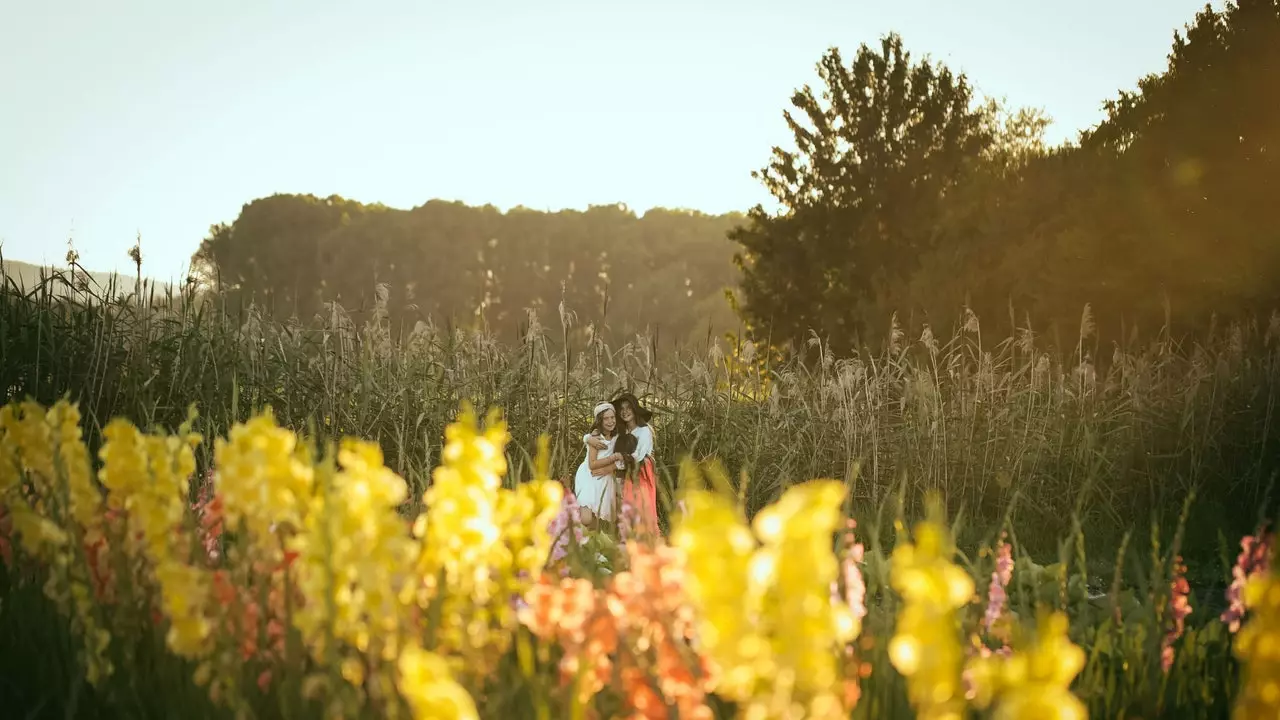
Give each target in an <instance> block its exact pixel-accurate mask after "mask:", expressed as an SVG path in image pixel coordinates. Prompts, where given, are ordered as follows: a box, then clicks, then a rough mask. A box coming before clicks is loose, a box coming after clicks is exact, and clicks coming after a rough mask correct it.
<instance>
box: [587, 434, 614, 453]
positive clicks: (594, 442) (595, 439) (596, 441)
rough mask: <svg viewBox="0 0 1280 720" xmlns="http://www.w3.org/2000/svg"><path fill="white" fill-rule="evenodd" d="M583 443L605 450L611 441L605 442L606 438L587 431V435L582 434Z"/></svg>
mask: <svg viewBox="0 0 1280 720" xmlns="http://www.w3.org/2000/svg"><path fill="white" fill-rule="evenodd" d="M582 444H583V445H586V446H587V447H593V448H595V449H597V450H603V449H605V448H607V447H609V443H607V442H605V441H604V438H602V437H600V436H599V435H597V434H595V433H593V432H590V433H587V434H586V435H583V436H582Z"/></svg>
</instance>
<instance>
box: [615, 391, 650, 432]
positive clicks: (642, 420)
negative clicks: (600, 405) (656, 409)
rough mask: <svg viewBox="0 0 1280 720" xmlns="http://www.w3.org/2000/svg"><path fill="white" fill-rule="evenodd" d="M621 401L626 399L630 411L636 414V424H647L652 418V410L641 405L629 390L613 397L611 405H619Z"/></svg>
mask: <svg viewBox="0 0 1280 720" xmlns="http://www.w3.org/2000/svg"><path fill="white" fill-rule="evenodd" d="M623 401H626V402H627V403H629V404H630V405H631V409H632V411H633V412H635V414H636V424H637V425H648V424H649V421H650V420H652V419H653V411H652V410H649V409H648V408H645V407H643V406H642V405H641V404H640V401H639V400H637V399H636V396H635V395H632V394H631V393H629V392H624V393H622V394H620V395H618V396H617V397H615V398H614V399H613V406H614V407H615V408H616V407H618V406H620V405H621V404H622V403H623Z"/></svg>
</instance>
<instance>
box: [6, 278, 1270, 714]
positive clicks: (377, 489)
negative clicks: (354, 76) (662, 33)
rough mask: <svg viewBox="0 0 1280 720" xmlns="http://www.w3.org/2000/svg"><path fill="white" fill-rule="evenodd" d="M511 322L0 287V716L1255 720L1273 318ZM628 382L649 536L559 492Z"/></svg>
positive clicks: (1265, 589)
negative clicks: (1125, 333)
mask: <svg viewBox="0 0 1280 720" xmlns="http://www.w3.org/2000/svg"><path fill="white" fill-rule="evenodd" d="M56 283H62V284H64V285H65V287H63V288H61V289H60V290H59V291H58V292H53V291H52V290H51V286H52V285H54V284H56ZM530 320H531V322H530V324H529V326H528V332H527V335H526V337H525V339H524V340H523V341H522V342H520V343H518V344H515V345H504V344H503V343H500V342H498V341H496V340H495V339H493V338H492V337H491V336H488V335H485V334H484V333H476V332H470V331H462V330H451V331H445V330H442V329H439V328H435V327H431V326H419V327H417V328H413V329H411V330H410V329H404V331H403V332H400V331H395V332H393V327H392V324H391V322H390V321H389V319H388V318H387V317H386V316H385V314H384V313H383V312H382V311H381V309H380V308H377V307H375V308H372V309H370V310H366V311H364V312H363V313H347V312H345V311H343V310H342V309H341V308H337V307H335V308H333V312H332V315H331V316H330V317H328V318H317V319H315V320H314V321H310V322H306V323H303V322H299V321H296V320H291V321H286V322H279V321H275V320H271V319H269V318H267V317H265V316H264V315H263V314H262V313H260V312H258V311H257V310H255V309H254V308H227V307H223V306H220V305H218V304H217V303H216V301H215V300H210V299H207V298H203V299H202V298H198V297H194V296H184V297H181V298H177V297H173V296H169V297H165V298H156V297H150V296H147V295H146V293H145V289H143V292H141V293H139V292H136V291H135V292H133V293H129V292H123V293H117V292H115V291H111V292H108V293H103V294H100V295H95V294H94V292H93V291H92V290H91V289H89V288H86V287H85V286H83V285H82V284H78V283H77V281H76V280H75V279H74V278H66V279H58V278H55V279H51V280H50V281H49V283H47V284H46V285H44V286H41V287H38V288H35V289H33V290H29V291H21V292H20V291H18V290H16V289H15V288H12V287H5V288H0V347H3V348H4V352H5V355H4V362H2V363H0V388H3V389H4V394H3V396H0V402H3V403H6V405H5V409H4V410H3V414H2V415H0V708H4V709H5V710H4V712H3V713H0V714H2V715H4V716H6V717H8V716H14V717H32V718H39V717H76V718H81V717H83V718H98V717H101V718H116V717H128V718H149V717H166V718H167V717H178V716H182V717H186V716H190V717H217V718H222V717H226V718H233V717H254V718H276V717H279V718H294V717H388V716H390V717H441V718H445V717H486V718H490V717H491V718H526V717H528V718H562V717H568V718H591V717H598V718H615V717H661V718H675V717H679V718H686V717H716V718H731V717H742V718H799V717H859V718H864V717H865V718H873V717H874V718H880V717H957V718H959V717H1010V718H1011V717H1017V718H1024V717H1025V718H1052V717H1083V716H1085V715H1086V714H1087V715H1088V716H1092V717H1108V718H1110V717H1126V718H1154V717H1196V718H1213V717H1230V716H1232V714H1233V712H1234V713H1235V716H1237V717H1267V718H1275V717H1277V712H1278V711H1277V704H1280V581H1277V580H1276V579H1275V578H1274V577H1273V575H1272V571H1271V567H1272V564H1271V553H1272V545H1273V539H1272V538H1273V536H1272V533H1271V529H1272V528H1273V525H1272V523H1271V522H1270V521H1269V519H1270V518H1272V517H1273V516H1274V512H1275V502H1274V500H1273V497H1272V494H1271V492H1270V487H1271V481H1272V479H1273V478H1274V477H1275V476H1276V474H1277V472H1280V430H1278V429H1277V426H1276V423H1275V422H1274V419H1275V418H1274V414H1275V409H1276V407H1277V405H1278V403H1277V400H1280V382H1277V381H1278V380H1280V318H1273V319H1272V320H1271V322H1270V323H1269V324H1268V323H1263V324H1261V325H1252V326H1251V325H1239V326H1230V327H1226V328H1221V329H1219V330H1218V332H1217V334H1216V335H1215V336H1214V337H1211V338H1207V339H1202V340H1201V342H1199V343H1197V344H1193V345H1180V344H1179V343H1177V342H1176V341H1175V340H1174V339H1173V338H1172V337H1170V336H1169V334H1168V333H1166V332H1162V333H1160V334H1159V335H1158V336H1155V337H1153V338H1152V339H1151V340H1150V341H1147V342H1144V343H1138V342H1136V341H1135V342H1134V343H1131V344H1129V345H1126V346H1124V347H1115V348H1100V347H1098V346H1097V345H1096V343H1091V342H1090V337H1091V324H1092V322H1093V320H1092V318H1091V317H1090V316H1089V315H1088V313H1087V311H1086V314H1085V316H1084V317H1082V322H1081V328H1080V333H1079V338H1073V339H1072V340H1071V342H1070V343H1066V344H1065V345H1067V346H1068V347H1069V350H1067V351H1063V352H1059V351H1056V350H1054V349H1053V348H1052V347H1045V346H1044V345H1042V344H1041V343H1040V340H1041V338H1039V337H1038V336H1037V335H1036V334H1035V333H1032V332H1031V330H1030V328H1026V329H1021V328H1020V329H1018V330H1017V331H1016V333H1014V334H1013V336H1011V337H1010V338H1008V339H1007V340H1002V341H999V342H996V343H994V344H993V343H991V342H990V341H984V339H983V328H982V326H981V325H980V324H979V322H978V320H977V318H973V317H966V318H965V319H964V322H963V324H962V329H961V330H960V331H959V332H958V333H957V334H956V336H955V337H953V338H951V339H950V340H945V341H944V340H941V339H938V338H935V337H934V336H933V334H932V332H931V331H930V330H929V329H927V328H926V329H925V331H924V332H923V334H921V335H920V337H919V339H918V340H907V339H905V338H904V337H903V336H902V335H901V334H900V333H899V334H895V336H894V342H893V343H891V344H890V346H888V347H886V348H883V349H882V350H881V351H880V352H879V353H878V354H875V353H872V354H864V355H861V356H856V357H849V358H835V357H831V356H830V354H829V353H827V352H826V351H825V349H824V348H823V347H822V346H821V344H820V343H818V344H817V346H816V350H817V352H818V355H819V359H818V361H817V362H816V363H806V364H801V363H794V362H785V363H778V362H777V361H776V359H775V358H772V357H770V356H767V355H766V354H765V353H763V352H758V351H757V350H756V349H755V348H753V347H752V346H751V345H749V344H741V345H726V344H724V343H723V342H712V343H710V344H709V345H708V347H706V348H701V349H698V348H693V349H689V348H686V349H683V350H678V351H662V352H659V351H658V349H657V348H656V346H655V344H653V343H651V342H649V341H647V340H646V339H644V338H638V339H637V342H635V343H633V344H630V345H628V346H624V347H621V348H610V347H607V346H604V345H603V344H602V343H600V342H599V341H598V339H596V338H595V337H594V336H593V334H592V333H591V332H590V328H583V327H580V326H578V325H577V324H576V320H575V318H574V316H573V314H572V312H569V311H563V312H562V313H561V315H560V322H559V325H558V327H557V328H554V329H547V328H545V327H542V326H541V325H540V324H539V323H538V322H537V318H536V317H531V318H530ZM1062 345H1064V344H1063V343H1058V346H1062ZM1104 354H1105V356H1106V357H1107V361H1106V362H1101V361H1099V360H1098V358H1100V357H1103V356H1104ZM622 387H627V388H633V389H634V390H635V391H636V392H637V393H638V394H640V395H641V396H642V397H644V398H645V401H646V402H647V403H650V404H651V405H652V407H653V408H654V409H655V410H656V411H657V416H656V419H655V427H656V432H657V435H658V438H659V443H658V456H657V460H658V464H659V469H660V476H661V480H662V483H661V484H662V486H663V487H662V495H663V511H662V519H663V529H662V530H663V535H662V536H661V537H656V536H652V535H650V534H648V533H647V532H645V530H644V529H643V528H633V527H630V526H629V525H628V524H626V523H624V524H623V525H622V527H620V528H619V530H618V534H609V533H599V532H591V531H589V530H587V529H586V528H584V527H583V526H582V525H581V523H580V518H579V516H578V514H577V509H576V507H575V505H574V502H573V498H572V496H571V494H568V493H566V492H565V487H564V486H563V484H562V483H561V482H559V481H558V480H559V479H561V478H565V477H568V476H570V474H571V472H572V468H573V466H574V465H576V463H577V462H578V460H579V459H580V453H581V433H582V430H583V428H584V427H585V423H586V418H587V417H588V413H589V409H590V407H591V406H592V404H593V403H594V402H595V401H597V400H598V399H599V398H601V397H608V396H611V395H612V394H613V393H614V392H615V391H616V390H617V389H618V388H622ZM473 407H475V408H479V409H482V410H483V409H484V408H490V407H494V408H501V414H500V415H498V414H491V415H488V416H486V417H485V418H483V419H482V418H481V417H480V416H479V415H478V414H477V413H475V412H473V411H472V410H471V409H470V408H473ZM268 408H269V410H268ZM197 410H198V412H196V411H197ZM811 478H817V479H813V480H811ZM677 505H679V506H680V507H682V508H683V511H680V510H677V509H676V508H677ZM10 709H15V711H14V712H12V713H11V712H10Z"/></svg>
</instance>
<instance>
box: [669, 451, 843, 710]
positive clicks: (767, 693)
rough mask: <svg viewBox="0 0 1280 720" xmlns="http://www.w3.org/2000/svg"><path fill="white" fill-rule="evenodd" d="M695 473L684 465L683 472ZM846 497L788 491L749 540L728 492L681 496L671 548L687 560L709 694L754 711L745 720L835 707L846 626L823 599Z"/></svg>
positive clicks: (807, 489)
mask: <svg viewBox="0 0 1280 720" xmlns="http://www.w3.org/2000/svg"><path fill="white" fill-rule="evenodd" d="M697 472H698V470H697V468H696V467H694V466H691V465H686V467H685V469H684V471H683V475H684V476H685V477H690V476H692V475H694V474H695V473H697ZM844 495H845V489H844V485H843V484H842V483H839V482H836V481H830V480H817V481H812V482H808V483H804V484H801V485H797V486H795V487H792V488H790V489H788V490H787V492H786V493H784V494H783V496H782V497H781V498H779V499H778V501H777V502H776V503H774V504H773V505H771V506H770V507H767V508H765V509H763V510H761V511H760V513H758V514H757V515H756V517H755V519H754V521H753V523H752V526H753V527H754V528H755V533H754V534H753V533H752V531H751V529H749V526H748V525H747V523H746V521H745V519H744V518H743V516H742V513H741V509H740V508H739V506H738V505H737V504H736V503H734V502H733V501H732V500H731V499H730V496H729V495H728V494H726V493H724V492H723V491H722V492H718V493H717V492H710V491H705V490H690V491H687V492H686V493H685V497H684V502H685V505H686V508H687V509H688V515H687V517H685V518H683V519H681V520H680V521H679V523H678V524H677V527H676V529H675V531H674V532H673V533H672V537H671V542H672V544H673V545H674V546H675V547H676V548H677V549H679V550H681V551H682V553H683V555H684V557H685V558H686V564H687V576H686V588H687V592H688V593H689V595H690V599H691V602H692V603H693V605H694V606H695V607H696V608H698V610H699V627H698V643H699V646H700V649H701V650H702V652H703V653H704V654H705V655H706V656H707V657H708V658H709V659H710V660H711V662H712V663H713V665H714V666H716V667H717V668H718V671H719V672H718V675H719V680H718V684H717V687H716V692H718V693H721V694H722V695H724V696H726V697H730V698H732V699H734V700H735V701H736V702H738V703H740V704H741V705H742V706H744V707H748V708H752V709H751V710H748V711H747V715H748V716H751V715H752V713H764V714H765V715H766V716H773V715H776V714H778V713H785V712H792V711H796V712H803V711H802V710H800V709H801V708H805V707H808V708H809V711H810V713H816V714H815V715H813V716H815V717H819V716H827V715H829V714H830V713H829V712H828V710H829V709H830V708H832V707H838V703H835V704H834V705H833V698H835V697H836V694H835V690H836V686H837V646H838V645H840V644H841V643H842V642H843V641H842V638H850V637H852V630H853V628H854V623H853V622H852V618H851V617H845V616H844V615H847V614H848V612H849V611H847V610H840V609H839V608H837V607H835V606H834V605H833V604H832V602H831V598H830V586H831V583H832V582H834V581H835V579H836V575H837V572H838V569H839V566H838V563H837V561H836V558H835V556H834V554H833V552H832V543H831V540H832V534H833V533H834V531H835V528H836V525H837V524H838V523H839V520H840V517H839V508H840V505H841V503H842V502H843V500H844ZM757 535H758V536H759V540H760V542H759V543H758V542H757ZM797 558H803V561H797V560H796V559H797ZM784 559H785V560H784Z"/></svg>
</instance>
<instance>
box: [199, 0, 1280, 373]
mask: <svg viewBox="0 0 1280 720" xmlns="http://www.w3.org/2000/svg"><path fill="white" fill-rule="evenodd" d="M817 70H818V79H819V81H820V85H819V86H818V87H816V88H815V87H810V86H808V85H806V86H804V87H802V88H801V89H799V90H797V91H796V92H795V94H794V95H793V96H792V98H791V102H790V108H789V109H788V110H787V111H785V113H784V118H785V121H786V122H787V124H788V127H789V128H790V130H791V133H792V135H793V139H794V147H792V148H774V149H773V153H772V157H771V159H770V161H769V162H768V164H767V166H766V167H764V168H762V169H761V170H759V171H757V172H755V173H753V175H754V176H755V177H756V178H758V179H759V180H760V182H762V183H763V184H764V186H765V187H766V188H767V189H768V190H769V191H770V193H771V194H772V195H773V196H774V198H775V199H776V200H777V202H778V205H779V206H780V207H781V209H780V210H777V211H771V210H766V209H765V208H763V207H762V206H756V207H754V208H752V209H750V210H749V211H748V212H747V213H746V214H744V215H739V214H729V215H718V216H712V215H705V214H701V213H697V212H691V211H682V210H664V209H658V210H651V211H649V212H647V213H645V214H644V215H643V216H642V217H637V216H636V215H635V213H633V212H631V211H629V210H628V209H626V208H625V207H624V206H596V207H591V208H589V209H588V210H587V211H585V212H579V211H568V210H566V211H561V212H556V213H544V212H536V211H532V210H527V209H524V208H517V209H514V210H511V211H508V212H506V213H503V212H499V211H498V210H497V209H495V208H493V207H488V206H486V207H468V206H465V205H462V204H460V203H449V202H442V201H430V202H427V203H426V204H424V205H422V206H420V207H417V208H414V209H412V210H408V211H401V210H393V209H389V208H386V207H385V206H382V205H377V204H373V205H368V204H361V203H358V202H355V201H352V200H346V199H343V198H339V197H330V198H316V197H312V196H296V195H277V196H273V197H270V198H264V199H260V200H255V201H254V202H251V203H249V204H248V205H246V206H245V207H244V208H243V210H242V212H241V214H240V216H239V217H238V218H237V219H236V220H235V221H234V222H233V223H231V224H229V225H218V226H215V227H214V228H212V229H211V232H210V235H209V237H208V238H206V239H205V241H204V242H203V243H202V245H201V247H200V249H199V251H198V252H197V253H196V256H195V258H194V264H195V266H196V267H197V268H199V269H200V272H201V273H202V275H203V276H204V278H205V280H206V281H207V282H209V283H211V284H212V285H214V286H215V287H218V288H221V289H222V291H223V292H225V293H241V294H244V295H247V296H252V297H253V298H254V299H255V300H258V301H259V302H260V304H263V305H264V306H266V307H268V308H270V309H271V311H272V312H274V313H276V314H277V315H279V314H284V315H290V314H296V315H298V316H300V317H306V316H307V315H309V314H312V313H315V312H320V311H322V310H323V308H324V303H325V302H326V301H328V300H332V299H336V300H338V301H340V302H341V303H343V304H344V306H347V307H349V308H350V307H351V306H360V305H362V304H367V303H369V302H371V301H372V300H373V299H375V298H376V297H377V294H378V293H379V292H383V293H384V297H386V298H387V304H388V306H389V311H390V312H391V313H392V315H393V317H398V318H400V319H402V320H404V321H406V322H416V321H417V320H418V319H421V318H425V317H432V318H435V319H436V320H437V321H440V320H441V319H449V320H451V321H452V322H458V323H483V324H485V325H487V326H488V327H489V328H490V329H493V330H497V331H500V332H504V333H515V332H519V331H520V330H521V329H522V328H524V327H525V325H526V323H527V322H528V317H527V314H526V309H527V308H532V309H534V310H536V311H537V312H538V313H539V317H540V318H541V319H542V322H543V323H544V324H550V325H551V326H552V327H555V325H556V323H557V322H558V320H559V317H560V308H561V307H562V305H561V303H562V302H563V307H565V308H567V309H569V310H570V311H571V312H572V314H573V318H574V319H575V321H576V327H577V328H578V331H582V329H583V328H585V327H586V326H587V325H588V324H594V327H593V330H594V331H595V332H598V333H608V334H611V335H612V336H613V337H621V338H626V339H630V338H631V337H633V336H634V334H636V333H640V332H646V331H649V332H655V331H656V332H658V333H661V334H664V335H665V336H666V337H668V338H673V339H675V340H676V341H689V340H694V339H697V338H699V337H704V336H705V335H706V333H707V332H715V333H720V332H724V331H729V330H734V329H735V328H736V326H737V325H738V323H739V318H741V322H742V323H745V329H746V330H747V332H749V333H752V334H754V335H755V336H756V339H757V340H767V341H769V342H770V343H772V344H774V345H777V346H780V347H781V346H787V345H790V346H791V347H792V348H793V349H801V348H804V347H805V346H806V342H807V340H808V339H809V338H811V337H813V336H815V335H816V336H818V337H820V338H822V339H823V340H825V341H826V342H827V343H829V346H830V347H832V348H833V349H838V350H844V351H847V350H853V349H856V348H857V347H859V346H861V345H863V344H868V343H871V344H874V343H881V342H884V341H885V340H886V339H888V338H890V336H891V334H892V333H893V332H894V326H895V325H894V324H895V323H896V324H897V327H898V328H900V329H902V330H903V331H905V332H919V331H920V330H921V329H922V327H923V326H924V325H926V324H928V325H930V326H933V327H934V328H939V327H941V328H947V329H950V328H951V327H953V326H955V325H956V324H957V323H964V322H965V321H966V320H967V319H971V318H972V317H980V318H983V321H984V322H985V323H987V324H990V323H996V324H997V328H998V329H999V332H998V333H997V334H999V335H1001V336H1008V335H1009V334H1010V332H1011V331H1013V330H1015V329H1017V328H1021V327H1026V326H1030V327H1031V328H1032V329H1034V330H1036V331H1040V332H1054V333H1059V334H1061V335H1062V336H1063V337H1064V340H1065V341H1066V342H1067V344H1074V343H1075V338H1076V336H1077V334H1079V333H1080V331H1081V325H1082V322H1083V324H1085V325H1086V326H1089V325H1091V324H1092V320H1090V319H1088V318H1085V319H1084V320H1083V321H1082V311H1083V309H1084V308H1085V306H1086V305H1089V306H1090V308H1091V310H1090V312H1089V313H1088V316H1089V317H1091V318H1097V322H1098V324H1097V326H1096V327H1086V328H1085V329H1086V330H1092V331H1093V332H1092V335H1093V337H1094V340H1095V342H1101V341H1110V340H1125V339H1128V336H1129V335H1131V334H1133V333H1137V332H1140V331H1147V332H1150V331H1152V330H1154V329H1156V328H1159V327H1165V326H1168V327H1170V329H1171V330H1175V331H1179V332H1180V331H1183V330H1195V329H1198V328H1203V327H1206V326H1208V325H1210V324H1211V323H1212V322H1214V321H1215V319H1217V320H1225V319H1230V318H1237V317H1247V316H1257V315H1259V314H1261V315H1265V314H1266V313H1269V312H1271V311H1272V310H1273V309H1276V308H1280V222H1278V221H1277V220H1278V219H1280V218H1278V217H1277V212H1276V210H1275V207H1276V205H1275V201H1274V197H1275V189H1276V188H1277V187H1278V186H1280V185H1278V184H1277V182H1276V181H1277V179H1280V177H1278V175H1280V173H1278V172H1277V170H1278V168H1280V165H1278V163H1277V155H1280V101H1277V91H1278V90H1280V0H1240V1H1239V2H1237V3H1228V4H1227V5H1226V6H1225V7H1224V8H1223V9H1222V10H1214V9H1212V8H1211V7H1206V8H1205V9H1204V10H1202V11H1201V12H1200V13H1198V14H1197V15H1196V17H1195V18H1194V20H1193V22H1192V23H1190V24H1189V25H1188V26H1187V28H1186V30H1185V32H1181V33H1175V36H1174V39H1173V45H1172V49H1171V52H1170V54H1169V57H1168V63H1167V67H1166V68H1165V70H1164V71H1163V72H1161V73H1158V74H1153V75H1150V76H1148V77H1145V78H1142V79H1140V80H1139V82H1138V85H1137V88H1136V89H1135V90H1132V91H1124V92H1121V93H1120V94H1119V95H1118V97H1116V98H1115V99H1112V100H1109V101H1107V102H1106V103H1105V106H1104V107H1105V117H1104V119H1103V120H1102V121H1101V123H1100V124H1099V125H1097V126H1096V127H1094V128H1090V129H1088V130H1085V131H1083V132H1081V133H1080V135H1079V138H1078V140H1077V141H1075V142H1069V143H1065V144H1063V145H1061V146H1058V147H1048V146H1046V144H1045V143H1044V141H1043V133H1044V130H1045V128H1046V126H1047V124H1048V119H1047V118H1046V117H1044V115H1043V114H1042V113H1040V112H1038V111H1035V110H1031V109H1010V108H1007V107H1005V106H1003V105H1002V104H1000V103H996V102H993V101H990V100H984V99H982V98H979V97H978V93H977V92H976V91H975V90H974V88H973V87H972V85H971V84H970V82H969V80H968V79H967V78H966V77H965V76H964V75H962V74H957V73H953V72H952V71H951V70H950V69H948V68H947V67H946V66H945V65H944V64H942V63H940V62H936V61H931V60H929V59H927V58H926V59H920V60H917V59H915V58H913V57H912V55H911V53H910V52H908V50H907V49H906V48H905V45H904V42H903V39H902V38H901V37H900V36H898V35H896V34H889V35H887V36H885V37H884V38H882V40H881V41H880V42H879V43H878V44H876V45H862V46H860V47H859V48H858V49H857V51H856V53H855V54H854V57H853V59H852V61H851V62H846V61H845V59H844V57H843V56H842V54H841V52H840V51H839V50H838V49H836V48H832V49H830V50H828V51H827V52H826V53H825V54H824V55H823V57H822V58H821V60H820V61H819V63H818V65H817ZM378 287H382V288H384V290H382V291H378V290H377V288H378ZM727 288H732V289H733V292H732V293H730V297H729V298H728V301H727V302H726V299H725V295H726V293H725V290H726V289H727ZM731 308H732V309H731ZM735 311H736V312H735ZM970 313H972V315H971V314H970Z"/></svg>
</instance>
